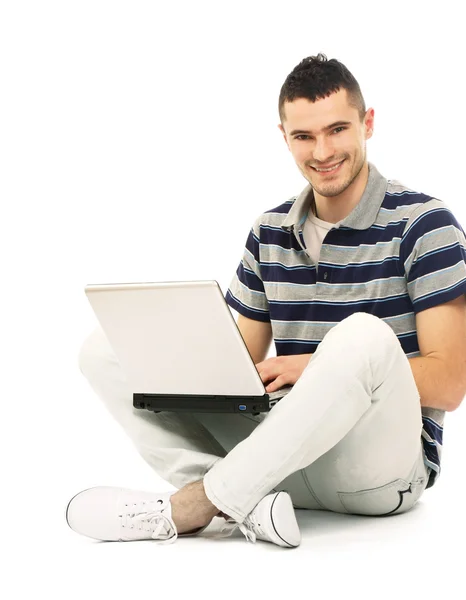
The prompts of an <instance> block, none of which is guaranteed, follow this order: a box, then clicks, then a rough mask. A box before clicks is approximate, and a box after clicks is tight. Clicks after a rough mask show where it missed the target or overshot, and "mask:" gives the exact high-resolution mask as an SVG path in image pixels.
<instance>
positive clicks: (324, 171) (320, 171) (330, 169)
mask: <svg viewBox="0 0 466 600" xmlns="http://www.w3.org/2000/svg"><path fill="white" fill-rule="evenodd" d="M342 162H343V161H342ZM340 165H341V162H339V163H338V164H337V165H335V166H334V167H329V168H328V169H318V168H317V167H314V169H315V170H316V171H319V173H328V172H329V171H334V170H335V169H337V168H338V167H339V166H340Z"/></svg>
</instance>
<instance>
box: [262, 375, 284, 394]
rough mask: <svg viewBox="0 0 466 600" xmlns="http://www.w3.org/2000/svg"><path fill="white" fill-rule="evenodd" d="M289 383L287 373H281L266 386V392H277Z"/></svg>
mask: <svg viewBox="0 0 466 600" xmlns="http://www.w3.org/2000/svg"><path fill="white" fill-rule="evenodd" d="M286 383H287V380H286V376H285V375H279V376H278V377H277V378H276V379H275V380H274V381H273V382H272V383H271V384H269V385H268V386H267V387H266V388H265V391H266V392H276V391H277V390H279V389H280V388H282V387H283V386H284V385H285V384H286Z"/></svg>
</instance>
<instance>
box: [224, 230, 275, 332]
mask: <svg viewBox="0 0 466 600" xmlns="http://www.w3.org/2000/svg"><path fill="white" fill-rule="evenodd" d="M259 235H260V219H257V220H256V222H255V224H254V225H253V227H252V228H251V231H250V232H249V235H248V238H247V240H246V245H245V248H244V252H243V258H242V259H241V262H240V264H239V266H238V269H237V270H236V273H235V276H234V277H233V279H232V281H231V283H230V287H229V288H228V291H227V293H226V294H225V300H226V301H227V303H228V304H229V305H230V306H231V307H232V308H234V309H235V310H236V311H237V312H239V313H240V314H241V315H243V316H245V317H248V318H249V319H254V320H255V321H264V322H269V321H270V314H269V303H268V301H267V298H266V295H265V290H264V284H263V281H262V276H261V269H260V255H259V250H260V240H259Z"/></svg>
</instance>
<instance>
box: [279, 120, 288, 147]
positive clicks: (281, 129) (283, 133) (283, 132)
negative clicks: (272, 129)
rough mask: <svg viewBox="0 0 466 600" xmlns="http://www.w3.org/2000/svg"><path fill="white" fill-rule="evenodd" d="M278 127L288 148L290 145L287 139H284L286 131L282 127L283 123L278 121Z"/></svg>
mask: <svg viewBox="0 0 466 600" xmlns="http://www.w3.org/2000/svg"><path fill="white" fill-rule="evenodd" d="M278 129H280V131H281V132H282V135H283V139H284V140H285V143H286V145H287V146H288V150H289V149H290V145H289V144H288V140H287V139H286V132H285V129H284V127H283V125H282V124H281V123H280V125H278Z"/></svg>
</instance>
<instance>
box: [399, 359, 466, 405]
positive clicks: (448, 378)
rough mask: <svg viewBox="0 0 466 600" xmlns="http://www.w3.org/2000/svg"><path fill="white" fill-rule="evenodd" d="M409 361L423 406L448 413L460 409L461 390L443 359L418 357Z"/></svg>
mask: <svg viewBox="0 0 466 600" xmlns="http://www.w3.org/2000/svg"><path fill="white" fill-rule="evenodd" d="M408 360H409V364H410V366H411V370H412V372H413V376H414V380H415V382H416V387H417V389H418V391H419V395H420V396H421V406H426V407H430V408H438V409H440V410H446V411H452V410H455V409H456V408H458V406H459V404H460V403H461V400H462V399H463V398H462V396H461V390H460V388H459V386H457V385H455V381H456V380H457V378H456V377H455V376H454V374H453V373H450V372H449V370H448V365H446V364H445V362H444V361H443V360H442V359H440V358H437V357H431V356H417V357H415V358H409V359H408Z"/></svg>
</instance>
